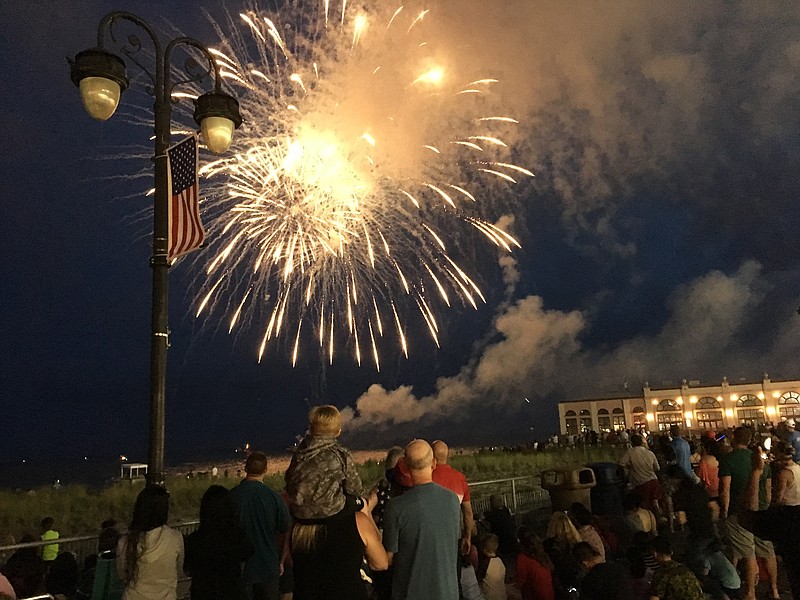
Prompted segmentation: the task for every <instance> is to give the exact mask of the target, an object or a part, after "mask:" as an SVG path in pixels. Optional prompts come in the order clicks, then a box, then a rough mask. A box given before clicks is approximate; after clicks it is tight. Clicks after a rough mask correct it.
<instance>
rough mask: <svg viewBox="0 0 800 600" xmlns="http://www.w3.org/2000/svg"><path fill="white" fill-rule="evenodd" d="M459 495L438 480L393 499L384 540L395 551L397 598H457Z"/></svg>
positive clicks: (394, 592) (394, 594) (394, 589)
mask: <svg viewBox="0 0 800 600" xmlns="http://www.w3.org/2000/svg"><path fill="white" fill-rule="evenodd" d="M460 536H461V507H460V505H459V502H458V497H457V496H456V495H455V494H454V493H453V492H451V491H450V490H448V489H445V488H443V487H442V486H440V485H438V484H436V483H425V484H422V485H416V486H414V487H413V488H411V489H410V490H409V491H407V492H406V493H405V494H403V495H402V496H398V497H396V498H392V499H391V500H389V504H388V505H387V506H386V512H385V513H384V516H383V545H384V546H385V547H386V550H387V551H388V552H394V553H395V555H394V558H393V568H394V574H393V576H392V600H420V599H422V598H429V599H431V600H458V569H459V565H458V542H459V538H460Z"/></svg>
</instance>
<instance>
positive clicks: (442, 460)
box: [431, 440, 475, 554]
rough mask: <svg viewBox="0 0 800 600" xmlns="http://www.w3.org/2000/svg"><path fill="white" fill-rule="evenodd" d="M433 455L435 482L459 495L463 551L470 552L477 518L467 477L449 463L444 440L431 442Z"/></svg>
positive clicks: (448, 453) (447, 450) (448, 452)
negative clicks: (474, 516) (474, 515)
mask: <svg viewBox="0 0 800 600" xmlns="http://www.w3.org/2000/svg"><path fill="white" fill-rule="evenodd" d="M431 446H432V447H433V457H434V458H435V459H436V468H435V469H434V470H433V482H434V483H438V484H439V485H440V486H442V487H444V488H447V489H448V490H450V491H451V492H453V493H454V494H455V495H456V496H458V501H459V503H460V504H461V553H462V554H468V553H469V550H470V546H471V539H472V534H473V533H474V532H475V519H474V518H473V515H472V503H471V501H470V495H469V485H468V484H467V478H466V477H464V474H463V473H461V472H460V471H456V470H455V469H454V468H453V467H451V466H450V465H448V464H447V459H448V457H449V456H450V449H449V448H448V447H447V444H445V443H444V442H443V441H442V440H436V441H435V442H433V444H431Z"/></svg>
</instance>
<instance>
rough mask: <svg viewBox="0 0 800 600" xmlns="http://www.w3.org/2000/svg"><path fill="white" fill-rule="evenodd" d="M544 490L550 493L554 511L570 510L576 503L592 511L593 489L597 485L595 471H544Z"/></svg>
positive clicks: (580, 469)
mask: <svg viewBox="0 0 800 600" xmlns="http://www.w3.org/2000/svg"><path fill="white" fill-rule="evenodd" d="M541 478H542V488H543V489H545V490H547V491H548V492H549V493H550V505H551V507H552V510H553V511H556V510H564V511H566V510H569V507H570V506H571V505H572V504H573V503H574V502H580V503H581V504H583V505H584V506H585V507H586V508H587V509H589V510H590V511H591V510H592V499H591V489H592V488H593V487H594V486H595V485H597V480H596V479H595V476H594V471H592V470H591V469H589V468H588V467H580V468H577V469H548V470H547V471H542V474H541Z"/></svg>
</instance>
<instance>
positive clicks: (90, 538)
mask: <svg viewBox="0 0 800 600" xmlns="http://www.w3.org/2000/svg"><path fill="white" fill-rule="evenodd" d="M469 487H470V494H471V497H472V509H473V511H474V512H475V513H476V514H477V513H481V512H485V511H487V510H489V508H490V497H491V496H492V495H494V494H498V495H500V496H501V497H502V498H503V503H504V504H505V505H506V506H507V507H508V508H509V510H510V511H511V513H512V514H513V515H514V516H515V519H516V520H517V522H518V524H520V522H522V521H523V520H524V519H525V515H526V514H527V513H530V512H532V511H536V510H539V509H543V508H547V507H549V506H550V496H549V494H548V493H547V492H546V491H545V490H543V489H542V488H541V486H540V485H539V477H538V476H531V475H529V476H525V477H507V478H505V479H490V480H486V481H472V482H469ZM199 524H200V521H196V520H195V521H183V522H180V523H173V524H170V527H171V528H172V529H175V530H176V531H179V532H181V533H182V534H183V535H184V536H186V535H189V534H190V533H192V532H193V531H195V530H196V529H197V527H198V526H199ZM98 537H99V536H97V535H82V536H75V537H65V538H59V539H58V540H46V541H45V540H37V541H35V542H29V543H25V544H13V545H9V546H0V562H2V561H3V560H4V559H5V558H7V557H8V556H9V555H10V554H11V553H12V552H15V551H17V550H21V549H23V548H41V547H43V546H52V545H53V544H54V543H56V544H58V547H59V548H58V549H59V552H62V551H69V552H73V553H74V554H75V555H76V557H77V559H78V564H82V563H83V560H84V559H85V558H86V557H87V556H89V555H91V554H95V553H97V542H98ZM188 582H189V578H188V577H187V578H182V579H181V580H180V581H179V597H180V598H183V597H186V595H185V594H186V593H188ZM52 598H53V597H52V596H50V595H47V594H45V595H42V596H34V597H33V598H25V599H22V600H52Z"/></svg>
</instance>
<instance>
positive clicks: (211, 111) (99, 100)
mask: <svg viewBox="0 0 800 600" xmlns="http://www.w3.org/2000/svg"><path fill="white" fill-rule="evenodd" d="M120 21H127V22H129V23H132V24H134V25H135V26H136V27H138V28H139V29H141V30H142V31H144V32H145V33H146V34H147V36H148V37H149V38H150V40H151V41H152V43H153V48H154V50H155V53H154V62H155V64H154V66H153V70H152V72H151V71H150V70H148V69H147V68H146V67H144V66H143V65H142V62H141V61H140V60H139V59H138V58H137V57H135V56H134V55H135V54H136V53H137V52H139V51H140V50H141V44H140V43H139V40H138V38H136V36H133V35H131V36H129V37H128V38H127V43H128V45H127V46H125V47H124V48H123V53H124V54H125V55H126V56H128V57H129V58H131V60H132V61H133V62H134V63H135V64H136V65H137V66H138V67H139V68H140V69H141V70H142V71H144V73H146V74H147V76H148V77H149V78H150V82H151V83H152V88H150V89H148V90H147V91H148V93H150V94H151V95H152V96H153V98H154V104H153V116H154V121H155V125H154V129H155V154H154V158H153V162H154V164H155V167H154V168H155V182H154V183H155V186H154V187H155V199H154V204H153V208H154V210H153V256H152V258H151V259H150V266H151V267H152V269H153V297H152V317H151V325H152V326H151V342H150V436H149V452H148V480H149V481H151V482H153V483H158V484H163V483H164V422H165V405H166V378H167V349H168V348H169V329H168V327H167V321H168V319H167V317H168V304H167V301H168V291H169V266H170V263H169V258H168V229H169V196H170V189H169V174H168V163H167V149H168V148H169V146H170V136H171V121H172V91H173V88H174V87H175V86H176V85H179V84H183V83H199V82H200V81H202V80H203V79H205V78H206V77H207V76H209V75H211V74H212V73H213V76H214V90H213V91H211V92H207V93H205V94H202V95H201V96H199V97H198V98H197V99H196V100H195V109H194V120H195V121H196V122H197V124H198V125H199V126H200V128H201V132H202V136H203V141H204V142H205V144H206V146H207V147H208V149H209V150H211V151H212V152H215V153H222V152H225V151H226V150H227V149H228V147H229V146H230V143H231V140H232V138H233V131H234V129H236V128H238V127H239V125H241V123H242V118H241V116H240V114H239V103H238V102H237V101H236V99H235V98H234V97H232V96H230V95H229V94H226V93H224V92H223V91H222V77H221V74H220V70H219V67H218V65H217V63H216V61H215V60H214V57H213V56H212V55H211V53H210V52H209V50H208V48H207V47H206V46H205V45H204V44H202V43H200V42H198V41H197V40H195V39H193V38H189V37H178V38H175V39H173V40H171V41H170V42H169V43H167V45H166V47H164V46H162V44H161V41H160V40H159V38H158V36H157V35H156V33H155V31H154V30H153V28H152V27H151V26H150V25H148V24H147V23H145V22H144V21H143V20H142V19H140V18H139V17H137V16H136V15H134V14H132V13H128V12H113V13H110V14H108V15H106V16H105V17H103V18H102V19H101V21H100V25H99V26H98V29H97V47H95V48H91V49H88V50H84V51H83V52H79V53H78V54H77V55H76V56H75V59H74V60H72V61H70V64H71V77H72V81H73V83H74V84H75V85H76V86H78V87H79V88H80V93H81V99H82V101H83V105H84V107H85V108H86V111H87V112H88V113H89V115H90V116H92V117H93V118H95V119H98V120H100V121H105V120H106V119H109V118H110V117H111V116H112V115H113V114H114V112H115V111H116V109H117V105H118V104H119V99H120V96H121V94H122V92H124V91H125V90H126V89H127V88H128V85H129V80H128V76H127V73H126V68H125V61H123V60H122V58H120V57H119V56H118V55H116V54H114V53H113V52H111V51H109V50H107V49H106V43H105V39H106V35H107V34H109V33H111V30H112V28H113V26H114V24H115V23H117V22H120ZM111 38H112V40H113V39H114V37H113V34H112V35H111ZM178 46H187V47H190V48H194V49H195V50H197V51H199V52H200V53H201V54H202V55H203V56H204V58H205V59H206V60H207V61H208V68H207V69H205V70H203V69H200V70H199V72H198V71H195V72H194V73H192V70H193V69H197V68H198V65H197V63H196V62H194V61H193V60H190V61H187V63H186V65H185V70H186V72H187V75H188V76H189V77H188V79H185V80H183V81H180V82H177V83H176V84H174V85H173V83H172V78H171V77H170V73H171V70H172V63H171V58H172V52H173V50H174V49H175V48H176V47H178Z"/></svg>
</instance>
